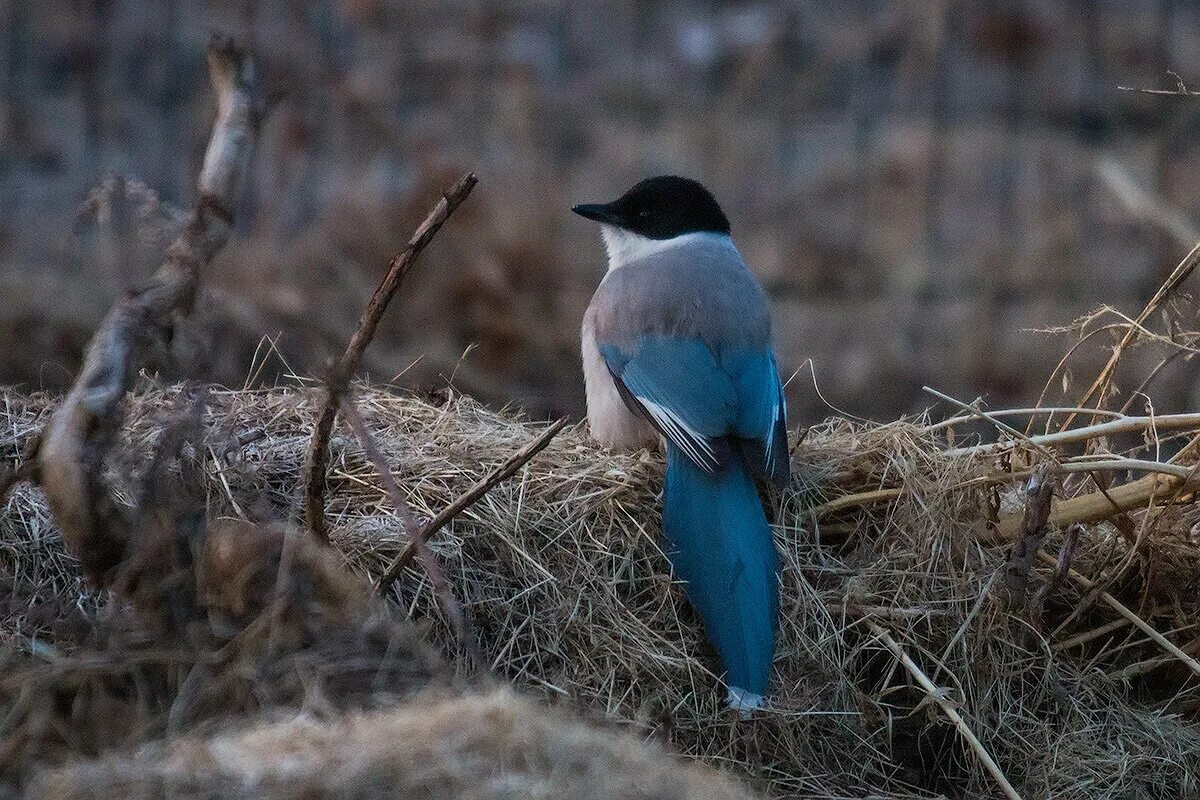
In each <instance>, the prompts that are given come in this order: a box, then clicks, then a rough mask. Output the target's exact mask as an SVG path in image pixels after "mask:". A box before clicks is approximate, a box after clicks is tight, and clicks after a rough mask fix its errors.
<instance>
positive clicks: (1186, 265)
mask: <svg viewBox="0 0 1200 800" xmlns="http://www.w3.org/2000/svg"><path fill="white" fill-rule="evenodd" d="M1197 264H1200V244H1196V245H1195V246H1194V247H1193V248H1192V249H1191V250H1190V251H1188V254H1187V255H1186V256H1184V257H1183V260H1182V261H1180V262H1179V264H1178V265H1177V266H1176V267H1175V269H1173V270H1171V274H1170V275H1168V276H1167V279H1166V280H1165V281H1163V284H1162V286H1160V287H1158V291H1157V292H1155V293H1154V296H1153V297H1152V298H1150V301H1149V302H1148V303H1146V305H1145V307H1144V308H1143V309H1142V311H1141V313H1140V314H1138V316H1137V319H1136V320H1135V324H1134V325H1133V326H1131V327H1129V328H1128V329H1127V330H1126V331H1125V335H1124V336H1122V337H1121V341H1120V342H1118V343H1117V346H1116V347H1114V348H1113V351H1112V355H1110V356H1109V357H1108V362H1107V363H1106V364H1105V365H1104V368H1103V369H1101V370H1100V374H1099V375H1097V376H1096V379H1095V380H1094V381H1092V384H1091V386H1089V387H1088V389H1087V391H1086V392H1084V393H1083V396H1082V397H1080V398H1079V400H1078V402H1076V403H1075V405H1077V406H1083V405H1086V404H1087V403H1088V401H1090V400H1091V399H1092V397H1093V396H1094V395H1095V394H1096V392H1097V391H1099V392H1100V398H1099V400H1098V401H1097V405H1099V404H1100V403H1102V402H1103V400H1104V387H1105V386H1107V385H1108V382H1109V380H1110V379H1111V378H1112V373H1113V371H1114V370H1115V369H1116V368H1117V362H1118V361H1120V360H1121V356H1122V355H1123V354H1124V353H1125V348H1127V347H1128V346H1129V345H1130V344H1131V343H1132V342H1133V340H1134V338H1135V337H1136V335H1137V332H1138V326H1141V325H1142V324H1143V323H1144V322H1145V321H1146V320H1147V319H1149V317H1150V315H1151V314H1153V313H1154V312H1155V310H1156V309H1157V308H1158V307H1159V306H1160V305H1162V304H1163V303H1164V302H1165V301H1166V299H1167V298H1168V297H1170V296H1171V295H1172V294H1174V292H1175V290H1176V289H1177V288H1179V285H1180V284H1182V283H1183V282H1184V281H1185V280H1187V278H1188V276H1190V275H1191V274H1192V272H1193V271H1194V270H1195V269H1196V266H1197ZM1074 419H1075V415H1074V414H1072V415H1071V416H1069V417H1067V419H1066V421H1064V422H1063V424H1062V427H1063V428H1064V429H1065V428H1068V427H1070V425H1071V422H1072V420H1074Z"/></svg>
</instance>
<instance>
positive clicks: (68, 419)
mask: <svg viewBox="0 0 1200 800" xmlns="http://www.w3.org/2000/svg"><path fill="white" fill-rule="evenodd" d="M208 68H209V77H210V79H211V81H212V84H213V88H214V89H215V90H216V94H217V98H216V99H217V119H216V122H215V124H214V125H213V131H212V137H211V139H210V140H209V146H208V150H207V152H206V153H205V158H204V165H203V168H202V169H201V171H200V179H199V187H198V188H199V197H198V199H197V201H196V204H195V206H194V208H193V209H192V211H191V213H190V214H189V216H188V219H187V222H186V224H185V225H184V228H183V230H182V232H181V233H180V234H179V236H178V237H177V238H176V239H175V241H174V242H172V243H171V245H170V246H169V247H168V248H167V253H166V258H165V260H164V261H163V264H162V266H161V267H160V268H159V269H158V271H157V272H156V273H155V275H154V277H153V278H152V279H151V281H150V283H149V285H148V286H147V287H146V288H144V289H142V290H140V291H138V292H134V293H131V294H129V295H128V296H126V297H124V298H122V299H121V300H119V301H117V303H116V304H115V305H113V307H112V309H110V310H109V312H108V314H107V316H105V318H104V320H103V321H102V322H101V324H100V327H99V329H98V330H97V331H96V334H95V336H93V337H92V341H91V343H90V344H89V346H88V351H87V354H86V356H85V358H84V364H83V369H82V370H81V371H80V373H79V376H78V377H77V378H76V380H75V384H74V385H73V386H72V387H71V390H70V392H69V393H68V394H67V396H66V398H65V399H64V400H63V403H62V405H61V406H59V408H58V409H57V410H56V411H55V412H54V414H53V416H52V417H51V418H50V421H49V422H48V423H47V425H46V429H45V431H44V432H43V436H42V445H41V448H40V450H39V453H38V468H39V473H40V475H39V477H40V481H41V484H42V486H43V488H44V489H45V491H46V496H47V499H48V501H49V503H50V508H51V510H52V512H53V514H54V519H55V522H56V523H57V524H58V526H59V529H60V530H61V531H62V535H63V539H64V541H65V542H66V544H67V546H68V548H69V549H70V550H71V551H72V552H73V553H74V554H75V555H76V556H78V557H79V558H80V560H81V561H82V562H83V566H84V570H85V571H86V572H87V574H88V575H89V576H90V577H91V578H92V579H93V580H95V581H97V582H98V583H100V584H101V585H105V584H107V583H108V581H110V580H111V578H112V570H113V568H114V567H115V566H116V565H117V564H118V563H119V562H120V560H121V559H122V557H123V555H124V552H125V546H126V543H127V540H128V531H129V520H128V519H127V518H126V516H127V515H126V514H125V512H124V511H123V510H122V509H121V508H120V507H119V506H118V505H117V504H116V503H115V502H114V500H113V498H112V493H111V492H110V490H109V487H108V485H107V482H106V481H105V479H104V477H103V472H104V469H103V468H104V461H105V457H106V455H107V453H108V451H109V449H110V448H111V446H112V444H113V442H114V440H115V437H116V434H117V432H118V430H119V428H120V425H121V422H122V419H123V418H124V410H125V393H126V391H127V390H128V389H129V386H130V384H131V383H132V381H133V378H134V376H135V375H136V374H137V371H138V369H139V367H140V365H141V364H142V363H143V360H144V356H145V354H146V353H147V351H148V350H149V349H150V348H151V347H154V346H163V345H164V344H165V343H167V342H169V341H170V340H171V337H172V335H173V333H174V330H175V328H176V325H177V324H178V322H179V321H180V320H181V319H183V318H186V317H188V316H189V315H190V314H191V312H192V309H193V306H194V304H195V299H196V294H197V292H198V290H199V286H200V278H201V270H202V269H203V267H205V266H206V265H207V264H208V263H209V262H210V261H211V260H212V258H213V256H214V255H215V254H216V253H217V252H218V251H219V250H220V249H221V247H222V246H224V244H225V242H226V241H227V240H228V238H229V232H230V229H231V224H232V222H233V208H234V206H235V202H236V199H237V193H238V190H239V187H240V185H241V183H242V179H243V177H244V175H245V173H246V169H247V167H248V165H249V161H250V154H251V151H252V150H253V145H254V141H255V139H256V138H257V135H258V127H259V116H260V110H261V107H262V105H261V100H260V98H261V93H260V91H259V84H258V77H257V72H256V70H255V67H254V61H253V59H252V58H251V57H250V55H249V54H248V53H247V52H245V51H244V50H242V49H241V48H240V47H239V46H238V45H236V44H235V43H234V42H233V40H231V39H230V38H228V37H225V36H220V35H214V36H213V38H212V40H211V41H210V43H209V46H208Z"/></svg>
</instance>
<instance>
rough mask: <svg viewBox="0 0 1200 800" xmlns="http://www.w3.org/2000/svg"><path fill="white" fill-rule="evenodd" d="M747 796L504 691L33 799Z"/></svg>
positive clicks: (245, 744) (218, 751)
mask: <svg viewBox="0 0 1200 800" xmlns="http://www.w3.org/2000/svg"><path fill="white" fill-rule="evenodd" d="M248 796H253V797H256V798H261V799H262V800H291V798H296V797H306V798H344V797H355V798H363V799H364V800H366V799H367V798H379V799H380V800H383V798H414V799H415V798H421V799H422V800H436V799H437V798H463V797H470V798H478V799H479V800H517V799H518V798H531V799H532V800H538V798H572V799H573V800H601V798H612V797H620V798H644V799H645V800H687V798H696V800H748V798H749V795H748V794H746V792H745V790H743V789H741V788H739V787H738V786H737V785H736V784H734V783H733V782H731V781H728V780H725V779H723V778H721V777H720V776H718V775H715V774H714V773H712V772H711V771H709V770H702V769H698V768H697V767H695V766H692V765H686V764H680V763H679V762H678V761H677V760H676V759H674V758H670V757H668V756H667V755H666V754H665V753H664V752H663V751H662V750H661V749H659V748H657V747H653V746H646V745H645V744H643V743H641V742H639V741H637V740H636V739H634V738H633V737H630V736H613V735H611V734H610V733H609V732H606V731H603V730H599V729H597V728H595V727H594V726H591V725H587V724H584V723H581V722H579V721H576V720H572V719H570V718H569V717H568V716H566V715H565V714H562V713H561V712H558V713H554V712H547V711H545V710H543V709H541V708H540V707H538V706H536V705H534V704H532V703H530V702H528V701H525V700H521V699H519V698H517V697H515V696H514V695H513V694H512V693H511V692H508V691H496V692H492V693H489V694H483V695H466V696H462V697H454V698H449V699H446V698H443V699H439V700H418V701H415V702H412V703H409V704H407V705H405V706H402V707H400V708H397V709H393V710H389V711H382V712H376V713H373V714H366V715H364V714H354V715H349V716H346V717H343V718H341V719H338V720H336V721H334V722H332V723H331V722H325V721H317V720H313V719H311V718H308V717H303V716H301V717H296V718H292V719H289V720H285V721H281V722H275V723H270V724H263V725H259V726H256V727H251V728H249V729H248V730H243V731H237V732H234V733H224V734H220V735H217V736H213V737H210V738H195V737H189V738H185V739H182V740H178V741H175V742H173V743H171V744H170V745H166V746H164V745H160V744H155V745H151V746H149V747H145V748H143V749H142V750H140V751H139V752H138V753H136V754H135V755H133V756H132V757H111V758H107V759H104V760H100V761H97V762H91V763H84V764H77V765H73V766H71V767H68V768H65V769H62V770H58V771H56V772H52V773H50V774H48V775H46V776H44V777H43V778H42V779H41V780H40V781H39V782H38V784H37V785H35V786H34V788H33V791H31V792H30V797H31V798H44V799H45V800H67V799H68V798H72V799H73V800H85V798H110V797H122V798H126V800H150V799H151V798H166V797H171V798H176V799H177V800H185V798H209V799H210V800H221V799H223V798H228V799H229V800H234V799H235V798H244V797H248Z"/></svg>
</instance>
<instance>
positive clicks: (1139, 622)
mask: <svg viewBox="0 0 1200 800" xmlns="http://www.w3.org/2000/svg"><path fill="white" fill-rule="evenodd" d="M1038 558H1040V559H1041V560H1042V561H1044V562H1045V563H1047V564H1051V565H1053V566H1055V567H1057V566H1058V559H1056V558H1054V556H1051V555H1048V554H1047V553H1045V552H1039V553H1038ZM1067 577H1069V578H1070V579H1071V580H1073V581H1075V583H1077V584H1079V585H1080V586H1081V587H1082V588H1083V589H1085V590H1087V591H1091V590H1092V589H1094V588H1096V582H1095V581H1093V580H1092V579H1091V578H1089V577H1087V576H1086V575H1083V574H1081V573H1079V572H1076V571H1075V570H1074V569H1071V568H1069V567H1068V568H1067ZM1099 597H1100V600H1101V601H1103V602H1104V604H1105V605H1107V606H1108V607H1109V608H1111V609H1112V610H1113V611H1116V612H1117V613H1118V614H1120V615H1121V616H1122V617H1124V618H1125V619H1127V620H1129V621H1130V622H1132V623H1133V624H1134V625H1135V626H1136V627H1137V628H1139V629H1140V630H1141V631H1142V633H1144V634H1146V635H1147V636H1149V637H1150V638H1151V639H1153V640H1154V642H1155V644H1157V645H1158V646H1159V647H1161V648H1162V649H1164V650H1166V651H1167V652H1168V653H1170V654H1171V655H1173V656H1175V658H1177V659H1178V660H1179V661H1181V662H1183V664H1184V666H1186V667H1187V668H1188V669H1190V670H1191V671H1192V672H1194V673H1196V674H1197V675H1200V662H1197V661H1196V659H1194V658H1192V657H1191V656H1189V655H1188V654H1187V653H1185V652H1183V651H1182V650H1180V649H1179V648H1178V647H1177V646H1176V645H1175V644H1174V643H1173V642H1171V640H1169V639H1167V637H1165V636H1163V635H1162V634H1161V633H1159V632H1158V630H1157V629H1155V627H1154V626H1153V625H1151V624H1150V623H1149V622H1146V621H1145V620H1144V619H1142V618H1141V617H1139V616H1138V615H1137V614H1136V613H1134V612H1133V611H1132V610H1130V609H1129V608H1128V607H1127V606H1126V605H1125V604H1124V603H1122V602H1121V601H1120V600H1118V599H1117V598H1115V597H1113V596H1112V595H1111V594H1109V593H1108V592H1104V591H1102V592H1100V595H1099Z"/></svg>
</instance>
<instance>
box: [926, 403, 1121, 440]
mask: <svg viewBox="0 0 1200 800" xmlns="http://www.w3.org/2000/svg"><path fill="white" fill-rule="evenodd" d="M1073 411H1075V412H1078V411H1083V412H1086V413H1089V414H1098V415H1100V416H1105V417H1114V418H1115V417H1121V416H1124V415H1123V414H1119V413H1117V412H1116V411H1107V410H1102V411H1096V410H1095V409H1091V408H1082V407H1080V406H1031V407H1029V408H997V409H989V410H988V412H987V413H988V416H989V417H1037V416H1045V415H1047V414H1070V413H1071V412H1073ZM978 419H979V415H978V414H975V413H974V412H964V413H962V414H960V415H958V416H954V417H949V418H947V419H944V420H942V421H941V422H934V423H932V424H930V425H926V426H925V427H924V428H922V429H921V432H922V433H933V432H934V431H940V430H942V429H943V428H953V427H954V426H955V425H962V424H963V423H964V422H970V421H972V420H978ZM988 421H989V422H991V420H988Z"/></svg>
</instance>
